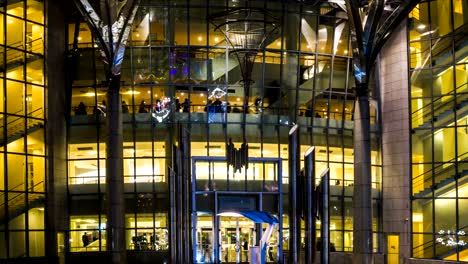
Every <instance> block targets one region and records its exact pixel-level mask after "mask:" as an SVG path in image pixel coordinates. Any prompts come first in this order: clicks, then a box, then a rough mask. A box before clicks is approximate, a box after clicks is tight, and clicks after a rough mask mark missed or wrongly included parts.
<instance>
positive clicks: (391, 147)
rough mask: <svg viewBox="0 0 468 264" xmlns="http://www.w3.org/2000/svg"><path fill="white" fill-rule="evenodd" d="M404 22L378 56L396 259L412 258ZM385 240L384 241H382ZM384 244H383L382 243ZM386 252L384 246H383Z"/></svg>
mask: <svg viewBox="0 0 468 264" xmlns="http://www.w3.org/2000/svg"><path fill="white" fill-rule="evenodd" d="M407 58H408V57H407V34H406V23H401V25H400V27H398V28H396V29H395V31H394V33H393V34H392V37H391V38H390V39H389V40H388V42H387V43H386V44H385V46H384V47H383V48H382V52H381V54H380V64H379V66H380V69H381V70H380V80H381V81H380V83H381V101H382V154H383V176H382V185H383V192H382V195H383V199H382V200H383V215H382V219H383V232H384V234H393V235H399V255H400V256H399V259H400V263H405V262H404V261H405V260H408V259H409V258H410V257H411V246H410V241H411V233H410V221H409V219H411V210H410V208H411V207H410V202H411V201H410V196H409V194H410V193H411V191H410V186H411V178H410V175H411V152H410V144H411V141H410V136H409V135H410V134H409V133H410V128H409V118H410V116H409V105H408V63H407V61H408V59H407ZM384 240H386V238H384ZM384 244H385V243H384ZM383 249H384V253H386V250H387V246H385V247H383Z"/></svg>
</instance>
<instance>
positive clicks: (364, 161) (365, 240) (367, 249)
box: [353, 84, 373, 264]
mask: <svg viewBox="0 0 468 264" xmlns="http://www.w3.org/2000/svg"><path fill="white" fill-rule="evenodd" d="M363 85H365V84H363ZM356 90H357V91H358V93H357V97H358V99H357V100H356V106H355V109H354V195H353V225H354V228H353V249H354V259H353V263H355V264H370V263H373V260H372V259H373V258H372V199H371V191H372V189H371V188H372V185H371V180H372V177H371V157H370V150H371V149H370V112H369V96H368V95H367V92H366V90H367V89H366V88H365V87H359V86H358V87H357V88H356Z"/></svg>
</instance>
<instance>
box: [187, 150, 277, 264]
mask: <svg viewBox="0 0 468 264" xmlns="http://www.w3.org/2000/svg"><path fill="white" fill-rule="evenodd" d="M192 190H193V192H192V212H193V213H192V224H193V226H192V227H193V229H192V238H193V240H192V248H193V261H194V263H223V264H225V263H249V262H250V261H251V257H250V247H251V246H258V245H259V242H260V238H261V236H262V234H263V230H264V229H265V228H266V226H262V225H261V224H259V223H254V222H253V221H252V220H250V219H248V218H246V217H243V216H242V214H238V213H236V212H239V211H258V212H267V213H269V214H272V215H274V216H275V217H277V218H278V220H279V222H280V225H279V226H278V229H276V230H274V233H273V234H272V239H271V240H270V243H268V245H267V246H268V247H270V248H271V249H270V250H269V254H270V256H271V257H270V258H269V259H267V261H268V262H269V263H276V262H277V261H278V259H279V258H278V257H277V256H281V255H282V247H283V227H282V222H283V220H282V211H283V209H282V204H283V202H282V200H283V198H282V195H281V194H282V182H281V159H276V158H249V167H248V169H247V170H245V171H243V172H242V173H240V174H239V173H236V174H235V175H234V173H233V172H232V168H231V169H229V168H227V166H226V160H225V158H224V157H192ZM272 241H274V242H272Z"/></svg>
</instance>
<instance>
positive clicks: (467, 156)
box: [413, 152, 468, 195]
mask: <svg viewBox="0 0 468 264" xmlns="http://www.w3.org/2000/svg"><path fill="white" fill-rule="evenodd" d="M455 161H459V162H460V161H461V162H464V161H468V152H465V153H463V154H461V155H459V156H458V157H455V158H453V159H451V160H449V161H447V162H445V163H441V164H439V165H437V166H435V167H434V168H432V169H430V170H427V171H425V172H423V173H421V174H419V175H418V176H416V177H414V178H413V190H414V189H415V188H417V190H418V192H415V191H413V195H416V194H418V193H420V192H422V191H424V190H425V189H427V188H430V187H433V186H434V185H436V184H438V183H440V182H442V181H443V180H445V179H448V178H450V177H451V176H454V174H453V175H452V174H451V173H450V172H452V170H453V169H454V168H455ZM447 164H451V165H449V166H448V167H444V165H447ZM433 174H434V184H432V175H433ZM427 182H429V183H430V186H429V187H426V188H424V184H425V183H427ZM421 186H422V187H421Z"/></svg>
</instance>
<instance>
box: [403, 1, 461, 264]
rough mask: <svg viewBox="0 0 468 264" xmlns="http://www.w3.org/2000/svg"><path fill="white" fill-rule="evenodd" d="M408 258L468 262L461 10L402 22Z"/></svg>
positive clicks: (417, 14) (457, 6)
mask: <svg viewBox="0 0 468 264" xmlns="http://www.w3.org/2000/svg"><path fill="white" fill-rule="evenodd" d="M409 22H410V23H409V34H408V36H409V64H410V67H409V68H410V84H411V87H410V98H411V102H410V105H411V111H410V113H411V115H410V118H411V119H410V123H411V140H412V214H413V231H412V241H413V256H414V257H415V258H434V259H445V260H458V261H468V251H467V250H466V248H467V247H466V243H467V242H468V211H467V208H468V182H467V179H468V178H467V177H468V176H467V175H468V133H467V131H468V126H467V125H468V118H467V110H468V105H467V102H468V101H467V100H468V85H467V80H468V79H467V74H468V53H467V52H468V45H467V44H468V42H467V41H468V40H467V37H466V36H467V26H468V24H467V22H468V3H467V2H466V1H458V0H453V1H441V0H438V1H422V2H421V3H420V4H419V5H418V6H417V7H416V8H415V9H414V10H413V12H412V13H411V15H410V18H409Z"/></svg>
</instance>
